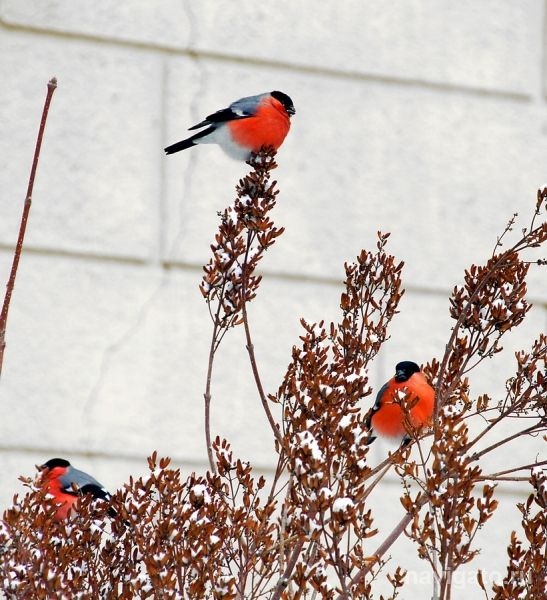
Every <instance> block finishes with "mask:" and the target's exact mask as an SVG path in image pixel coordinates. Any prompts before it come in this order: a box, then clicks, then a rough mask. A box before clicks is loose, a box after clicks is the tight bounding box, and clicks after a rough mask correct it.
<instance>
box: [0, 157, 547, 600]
mask: <svg viewBox="0 0 547 600" xmlns="http://www.w3.org/2000/svg"><path fill="white" fill-rule="evenodd" d="M250 165H251V172H250V174H249V175H248V176H247V177H245V178H244V179H242V180H241V181H240V182H239V185H238V187H237V198H236V200H235V203H234V204H233V206H231V207H230V208H228V209H226V210H225V211H224V212H223V213H222V214H221V215H220V225H219V229H218V232H217V234H216V236H215V241H214V244H213V245H212V246H211V250H212V258H211V260H210V262H209V263H208V265H207V266H206V267H205V268H204V277H203V281H202V283H201V291H202V294H203V296H204V298H205V300H206V302H207V305H208V307H209V311H210V314H211V318H212V322H213V327H212V336H211V347H210V348H211V350H210V355H209V363H208V369H207V381H206V385H205V394H204V396H205V412H206V431H205V438H206V443H207V452H208V458H209V462H210V469H209V471H208V472H206V473H205V474H204V475H197V474H192V475H191V476H189V477H187V478H185V479H183V478H182V477H181V474H180V472H179V470H177V469H173V468H171V466H170V463H169V460H168V459H158V458H157V456H155V455H153V456H152V457H151V458H150V460H149V467H150V475H149V476H148V477H147V478H146V479H138V480H133V479H131V480H130V481H129V482H128V483H127V484H126V485H125V486H124V487H123V488H122V489H121V490H119V491H118V492H117V493H116V494H115V495H114V497H113V499H112V501H111V503H110V504H111V506H110V507H109V506H106V505H104V503H103V504H101V503H93V504H92V503H90V502H89V501H88V500H83V501H82V503H81V506H80V509H79V511H78V514H77V515H76V516H75V517H74V518H73V519H72V520H70V521H69V522H66V523H61V524H57V523H55V522H54V521H53V520H52V515H53V513H54V511H55V507H54V506H52V504H51V500H49V499H48V498H45V497H44V495H43V493H42V492H41V491H40V490H36V489H34V488H33V484H32V482H30V481H27V482H26V484H27V485H28V486H29V493H28V494H27V495H26V496H24V497H23V498H21V499H19V498H15V499H14V506H13V508H12V509H10V510H8V511H6V513H5V514H4V523H3V525H2V527H1V528H0V582H1V583H0V585H1V589H2V591H3V592H4V594H5V595H6V597H7V598H27V597H28V598H51V597H59V598H62V597H66V598H88V597H89V598H225V599H230V598H237V599H243V598H248V599H253V598H256V599H258V598H268V599H272V600H277V599H280V598H283V599H287V600H288V599H294V600H296V599H300V598H302V599H303V598H316V597H317V598H318V597H321V598H337V599H341V598H345V599H349V598H363V599H367V598H373V597H374V598H376V597H377V595H374V588H375V584H376V580H377V577H378V575H379V574H382V577H383V579H384V581H387V582H389V585H390V586H391V592H390V596H389V597H390V598H396V597H397V596H398V594H399V591H400V589H401V587H403V586H404V580H405V573H404V571H403V570H402V569H401V568H400V567H393V568H391V567H390V571H391V572H390V573H388V572H387V571H388V567H387V566H386V560H387V558H386V553H387V551H388V550H389V548H390V547H391V546H392V544H394V543H396V541H397V540H398V539H399V538H400V536H402V535H405V534H406V535H408V536H409V537H410V538H411V540H413V542H414V544H415V546H416V550H417V553H418V555H419V556H420V557H421V558H422V559H424V561H426V563H427V564H428V565H429V568H430V569H431V573H432V579H433V581H434V585H433V590H432V597H433V598H436V599H439V600H448V599H449V598H451V594H452V588H453V576H454V573H455V572H456V571H457V569H458V568H459V567H460V566H462V565H464V564H466V563H469V562H471V561H475V562H480V557H478V552H479V551H480V548H481V546H480V543H481V542H480V534H481V530H482V529H484V528H487V526H488V521H489V519H490V518H491V516H492V514H493V513H494V511H495V510H496V508H497V506H498V502H499V500H497V499H496V498H495V491H496V484H497V483H498V482H499V481H521V480H523V479H528V474H527V471H530V470H531V469H532V468H533V469H534V470H533V471H532V476H531V479H530V483H531V485H532V486H533V488H534V493H533V494H532V495H531V496H530V498H529V499H528V501H527V502H526V503H525V504H523V505H521V506H520V510H521V513H522V528H523V532H524V536H525V538H526V542H523V541H521V538H520V537H519V534H517V533H515V532H513V533H512V534H510V533H509V532H508V538H510V541H509V547H508V553H509V566H508V571H507V577H506V578H505V579H504V581H503V582H500V583H499V584H496V585H495V586H494V588H493V590H492V592H491V593H492V594H493V596H492V598H496V599H502V598H503V599H506V598H521V597H523V594H527V596H526V597H529V598H543V597H546V589H545V585H546V584H545V581H546V577H545V573H544V569H545V567H544V563H545V553H546V551H547V541H546V520H545V502H546V495H545V490H546V489H547V483H546V475H545V472H544V471H542V469H541V467H542V465H545V464H546V462H547V461H545V460H534V459H533V458H532V459H531V460H530V461H529V464H525V465H522V464H516V465H513V466H511V467H510V468H508V469H506V470H504V471H503V472H498V473H490V472H487V470H486V467H485V463H484V461H483V457H485V456H487V455H491V454H496V453H498V452H501V451H503V450H504V449H505V446H506V444H508V443H510V442H512V441H515V440H518V439H519V438H521V437H524V436H530V435H539V434H542V433H544V432H545V430H546V426H547V418H546V403H547V400H546V397H547V395H546V369H547V363H546V361H547V338H546V337H545V335H543V334H542V335H540V336H539V337H538V339H537V340H536V341H535V342H533V343H532V345H531V348H530V350H523V351H522V352H519V353H517V354H516V365H515V373H514V374H513V375H511V376H510V377H509V378H508V379H507V385H506V395H505V397H504V398H499V399H494V398H490V397H489V396H487V395H486V394H482V395H480V396H479V397H477V398H473V397H471V395H470V385H469V377H470V373H471V372H472V370H473V369H474V368H475V367H476V366H477V365H478V364H480V363H481V362H482V361H484V360H486V359H487V358H489V357H491V356H493V355H494V354H496V353H499V352H501V351H502V346H501V341H502V338H503V336H504V335H505V334H506V332H508V331H510V330H511V329H513V328H514V327H517V326H518V325H519V324H520V323H521V322H522V321H523V319H524V318H525V317H526V314H527V313H528V311H529V310H530V305H529V303H528V301H527V299H526V276H527V273H528V270H529V268H530V266H531V264H530V262H529V261H524V260H523V258H522V254H523V252H526V251H530V250H534V249H537V248H538V247H541V246H544V244H545V242H546V241H547V222H546V221H545V219H544V218H543V217H544V215H545V209H546V200H547V189H545V190H542V191H540V192H539V193H538V199H537V203H536V206H535V208H534V216H533V219H532V221H531V224H530V226H529V227H527V228H526V229H524V230H523V231H522V234H521V236H520V239H518V240H517V242H516V243H514V244H513V245H512V246H510V247H509V248H508V249H505V250H504V249H503V246H502V241H503V242H504V241H505V238H507V237H509V236H510V232H511V231H512V228H513V225H514V224H515V223H516V217H514V218H513V219H512V221H511V222H510V223H509V225H508V227H507V229H506V231H505V232H504V233H503V235H502V236H501V237H500V238H499V239H498V241H497V244H496V248H495V251H494V252H493V254H492V256H491V257H490V258H489V259H488V260H487V261H486V263H485V264H484V265H479V266H475V265H473V266H472V267H471V268H470V269H469V270H468V271H467V272H466V273H465V276H464V282H463V284H462V285H461V286H457V287H456V288H455V289H454V292H453V294H452V296H451V298H450V315H451V316H452V318H453V319H454V326H453V330H452V333H451V336H450V339H449V340H448V343H447V345H446V350H445V353H444V355H443V356H441V357H438V358H437V359H432V360H431V362H430V363H429V364H428V365H426V366H425V367H424V372H425V373H426V375H427V377H428V378H429V379H430V381H431V383H432V384H433V385H434V386H435V387H436V394H437V406H436V411H435V423H434V427H433V428H432V430H431V431H430V432H427V431H426V432H415V435H414V436H413V442H412V443H411V444H410V446H408V447H405V448H401V449H399V450H397V451H395V452H393V453H392V454H390V455H389V456H388V457H387V458H386V459H385V460H384V461H383V462H382V463H381V464H380V465H377V466H375V467H374V468H372V467H371V466H370V465H369V461H368V456H367V453H368V451H369V446H367V445H366V444H365V443H364V441H365V440H366V439H367V436H368V434H369V432H368V431H367V427H366V418H365V417H366V413H367V410H368V408H369V406H370V404H371V402H370V401H369V400H368V399H367V397H368V396H369V395H370V394H371V393H372V390H371V386H370V383H369V379H368V373H369V369H370V365H371V361H373V360H374V358H375V356H376V354H377V353H378V351H379V349H380V347H381V345H382V343H383V342H384V340H385V339H386V337H387V332H388V326H389V324H390V322H391V320H392V319H393V317H394V316H395V315H396V313H397V307H398V303H399V300H400V298H401V296H402V294H403V289H402V279H401V275H402V267H403V264H402V263H401V262H398V261H397V260H396V259H395V258H394V257H393V256H391V255H390V254H389V253H388V252H387V243H388V238H389V234H384V233H379V234H378V241H377V244H376V248H375V249H374V250H371V251H367V250H363V251H361V252H360V254H359V255H358V257H357V259H356V260H355V261H354V262H352V263H349V264H346V265H345V281H344V290H343V292H342V294H341V298H340V310H341V313H340V319H339V321H338V322H337V323H330V324H325V323H323V322H320V323H308V322H306V321H305V320H302V321H301V323H302V334H301V336H300V340H299V342H298V344H296V345H295V346H294V348H293V351H292V357H291V360H290V362H289V365H288V367H287V371H286V374H285V376H284V378H283V381H282V382H281V384H280V386H279V389H278V390H277V392H276V393H272V394H269V395H268V394H266V393H265V391H264V389H263V387H262V383H261V377H260V369H259V365H258V364H257V361H256V357H255V355H254V350H253V342H252V335H251V328H250V323H249V319H248V315H247V310H246V304H247V303H248V302H249V301H251V300H253V299H255V298H256V296H257V293H258V290H259V286H260V281H261V276H260V275H258V274H256V269H257V267H258V265H259V263H260V261H261V260H262V258H263V256H264V252H265V251H266V250H267V249H268V248H271V246H272V245H273V244H274V243H275V242H276V241H277V239H278V238H279V236H280V235H281V234H282V233H283V228H277V227H276V226H275V225H274V222H273V220H272V217H271V212H272V210H273V208H274V206H275V203H276V198H277V193H278V192H277V189H276V182H275V181H274V182H271V180H270V179H271V171H272V170H273V169H275V168H276V163H275V160H274V155H273V154H272V153H270V152H267V151H265V152H262V153H261V154H260V155H258V156H257V157H254V158H253V159H251V161H250ZM536 221H541V223H539V224H537V223H536ZM542 262H543V261H541V260H536V263H537V264H540V263H542ZM241 324H242V325H243V327H244V328H245V333H246V344H247V350H248V354H249V362H250V365H251V370H252V374H253V377H254V380H255V383H256V389H257V397H258V400H259V401H260V402H261V403H262V406H263V407H264V410H265V415H266V417H267V419H268V421H269V423H270V425H271V428H272V452H275V453H276V461H277V467H276V469H275V472H274V473H273V475H272V476H270V477H268V478H267V479H266V478H264V477H256V476H254V475H253V471H252V468H251V465H249V464H248V463H245V462H243V461H241V460H239V459H238V458H236V457H234V456H233V453H232V451H231V449H230V446H229V444H228V442H227V441H225V440H220V439H218V438H216V439H213V435H212V433H211V426H210V412H211V403H212V402H211V401H212V394H211V389H212V380H213V366H214V362H215V360H216V359H217V356H218V353H219V349H220V347H221V343H222V340H223V339H224V336H225V335H226V334H227V333H228V332H229V330H230V328H232V327H235V326H238V325H241ZM272 409H273V410H272ZM275 411H278V412H280V414H281V417H280V419H276V418H275V417H274V413H275ZM472 422H473V423H474V425H475V426H474V428H470V424H471V423H472ZM502 422H503V423H510V424H511V433H510V434H503V435H500V436H498V437H497V439H496V441H495V442H490V443H488V444H486V440H487V437H486V436H489V435H490V434H492V432H496V431H499V429H500V428H499V425H500V423H502ZM477 424H478V425H477ZM471 431H473V433H471ZM505 431H506V430H505ZM389 471H391V472H394V471H395V472H396V473H397V474H398V475H399V476H400V478H401V482H402V488H401V502H402V507H403V508H402V510H401V520H400V521H399V522H398V523H397V524H395V525H394V526H393V528H392V530H391V531H387V532H385V531H384V532H382V533H379V531H378V530H377V528H376V526H375V522H374V518H373V514H372V512H371V510H370V507H369V502H368V500H369V498H370V496H371V494H374V493H376V492H377V491H378V487H377V484H378V482H379V481H381V480H382V479H383V478H384V477H385V475H386V473H388V472H389ZM108 508H110V509H112V508H113V509H114V510H115V511H116V517H114V518H111V517H109V516H108V512H107V511H108ZM373 538H375V539H373ZM481 581H482V579H481V576H480V575H479V582H481ZM481 585H482V586H483V590H484V592H485V594H486V595H487V597H488V591H487V589H486V587H485V586H484V583H483V582H482V583H481Z"/></svg>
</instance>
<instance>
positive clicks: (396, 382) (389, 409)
mask: <svg viewBox="0 0 547 600" xmlns="http://www.w3.org/2000/svg"><path fill="white" fill-rule="evenodd" d="M399 390H400V392H399ZM405 393H406V394H408V396H407V397H408V401H407V402H408V406H409V410H408V421H410V424H411V425H412V427H413V428H414V429H420V428H422V427H427V426H429V425H431V423H432V417H433V410H434V407H435V390H434V389H433V388H432V387H431V386H430V385H429V383H427V381H426V378H425V377H424V375H423V373H422V372H421V371H420V367H419V366H418V365H417V364H416V363H415V362H411V361H408V360H406V361H403V362H400V363H398V364H397V366H396V367H395V375H394V376H393V377H392V378H391V379H390V380H389V381H388V382H387V383H385V384H384V385H383V386H382V387H381V389H380V391H379V392H378V394H377V396H376V402H375V403H374V406H373V407H372V410H371V412H370V415H369V417H368V419H367V426H368V428H369V430H370V431H371V434H370V437H369V438H368V440H367V444H370V443H371V442H373V441H374V440H375V439H376V437H377V436H382V437H387V438H392V439H396V440H397V439H399V440H402V441H403V444H407V443H408V442H410V440H411V436H410V435H409V432H408V431H407V430H406V428H405V415H404V412H403V409H402V408H401V404H400V398H401V396H402V397H404V395H405Z"/></svg>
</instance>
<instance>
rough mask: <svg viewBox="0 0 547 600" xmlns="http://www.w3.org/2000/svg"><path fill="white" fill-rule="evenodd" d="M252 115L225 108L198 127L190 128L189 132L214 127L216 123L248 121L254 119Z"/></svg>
mask: <svg viewBox="0 0 547 600" xmlns="http://www.w3.org/2000/svg"><path fill="white" fill-rule="evenodd" d="M252 116H253V115H252V114H247V113H245V112H242V111H239V110H238V111H234V110H232V108H223V109H222V110H217V112H215V113H213V114H212V115H209V116H208V117H207V118H205V119H204V120H203V121H201V123H198V124H197V125H193V126H192V127H189V128H188V131H192V130H193V129H200V128H201V127H205V126H206V125H213V124H215V123H226V122H227V121H235V120H238V119H248V118H249V117H252Z"/></svg>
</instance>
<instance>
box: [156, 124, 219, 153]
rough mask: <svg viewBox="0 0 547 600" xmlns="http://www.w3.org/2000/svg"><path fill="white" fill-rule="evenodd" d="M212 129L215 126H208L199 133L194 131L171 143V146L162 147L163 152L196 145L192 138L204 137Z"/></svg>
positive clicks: (171, 151)
mask: <svg viewBox="0 0 547 600" xmlns="http://www.w3.org/2000/svg"><path fill="white" fill-rule="evenodd" d="M200 125H201V123H200ZM214 130H215V127H208V128H207V129H204V130H203V131H200V132H199V133H196V134H195V135H193V136H191V137H189V138H187V139H185V140H181V141H180V142H177V143H176V144H171V146H167V148H164V150H165V153H166V154H175V152H180V151H181V150H186V148H191V147H192V146H195V145H196V142H195V141H194V140H199V138H202V137H206V136H208V135H209V134H210V133H211V132H212V131H214Z"/></svg>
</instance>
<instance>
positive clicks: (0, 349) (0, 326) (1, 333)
mask: <svg viewBox="0 0 547 600" xmlns="http://www.w3.org/2000/svg"><path fill="white" fill-rule="evenodd" d="M56 88H57V79H56V78H55V77H53V78H52V79H50V81H49V82H48V84H47V93H46V100H45V102H44V108H43V109H42V118H41V120H40V128H39V129H38V137H37V138H36V147H35V149H34V158H33V160H32V167H31V169H30V176H29V180H28V187H27V195H26V196H25V205H24V207H23V214H22V216H21V224H20V226H19V237H18V238H17V244H16V246H15V252H14V254H13V262H12V265H11V272H10V276H9V279H8V283H7V286H6V295H5V296H4V304H3V305H2V312H1V313H0V375H1V374H2V365H3V363H4V349H5V347H6V327H7V322H8V312H9V307H10V302H11V296H12V294H13V288H14V287H15V277H16V276H17V268H18V266H19V260H20V258H21V252H22V250H23V242H24V240H25V231H26V228H27V222H28V217H29V213H30V205H31V204H32V191H33V189H34V180H35V178H36V170H37V168H38V160H39V158H40V149H41V148H42V139H43V137H44V129H45V127H46V121H47V115H48V112H49V105H50V104H51V98H52V97H53V92H54V91H55V90H56Z"/></svg>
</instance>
